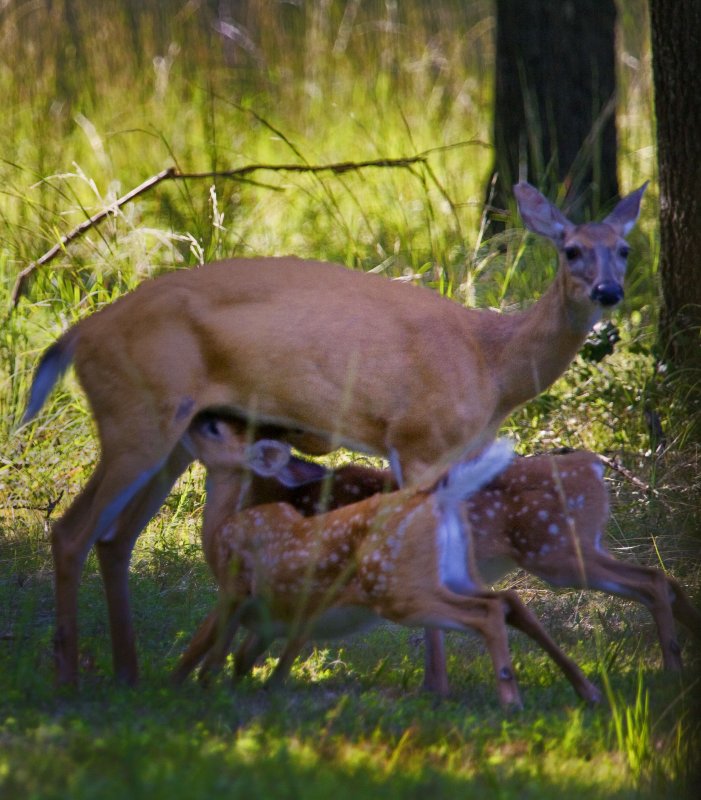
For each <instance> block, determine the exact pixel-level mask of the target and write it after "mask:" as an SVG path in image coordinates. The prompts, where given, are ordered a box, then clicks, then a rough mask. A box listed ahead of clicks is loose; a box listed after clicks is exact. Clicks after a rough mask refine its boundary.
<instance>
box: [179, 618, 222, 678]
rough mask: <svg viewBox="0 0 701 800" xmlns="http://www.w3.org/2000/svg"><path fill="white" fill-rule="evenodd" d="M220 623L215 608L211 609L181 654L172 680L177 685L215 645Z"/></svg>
mask: <svg viewBox="0 0 701 800" xmlns="http://www.w3.org/2000/svg"><path fill="white" fill-rule="evenodd" d="M218 624H219V616H218V613H217V610H216V609H215V610H214V611H210V613H209V614H208V615H207V616H206V617H205V619H204V620H203V621H202V623H200V626H199V628H198V629H197V631H196V632H195V635H194V636H193V637H192V639H190V643H189V644H188V646H187V649H186V650H185V652H184V653H183V654H182V655H181V656H180V659H179V661H178V664H177V666H176V668H175V669H174V670H173V675H172V681H173V683H174V684H175V685H178V684H181V683H182V682H183V681H184V680H185V678H187V676H188V675H189V674H190V673H191V672H192V670H193V669H195V667H196V666H197V665H198V664H199V663H200V661H202V659H203V658H204V656H205V654H206V653H207V652H209V650H210V649H211V648H212V647H213V646H214V644H215V642H216V640H217V626H218Z"/></svg>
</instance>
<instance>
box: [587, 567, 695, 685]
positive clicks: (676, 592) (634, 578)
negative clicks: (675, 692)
mask: <svg viewBox="0 0 701 800" xmlns="http://www.w3.org/2000/svg"><path fill="white" fill-rule="evenodd" d="M589 578H590V583H591V586H592V588H594V589H599V590H601V591H604V592H608V593H609V594H615V595H618V596H619V597H625V598H627V599H630V600H636V601H638V602H640V603H642V604H643V605H644V606H645V607H646V608H647V609H648V611H649V612H650V614H652V618H653V619H654V621H655V627H656V628H657V637H658V639H659V642H660V648H661V650H662V663H663V665H664V668H665V669H668V670H673V671H679V670H681V669H682V657H681V648H680V646H679V642H678V641H677V636H676V627H675V622H674V617H675V611H676V612H677V614H678V613H680V612H679V610H680V609H683V610H682V611H681V613H682V616H683V617H684V618H683V619H681V620H680V621H681V622H683V623H684V624H686V620H688V621H689V622H691V630H692V631H694V630H695V631H696V633H697V635H698V633H699V630H701V625H700V624H699V620H701V615H699V614H698V612H696V611H695V610H694V609H693V607H692V606H691V604H690V603H689V602H688V599H687V597H686V594H685V593H684V591H683V590H682V588H681V586H679V584H678V583H677V582H676V581H674V580H673V579H670V578H668V577H667V576H666V575H665V574H664V572H662V571H661V570H659V569H656V568H654V567H642V566H638V565H637V564H628V563H626V562H624V561H617V560H616V559H615V558H613V557H612V556H608V555H601V556H599V557H598V558H597V560H596V562H595V566H594V568H593V569H591V570H590V576H589ZM689 610H690V611H691V616H689V615H688V612H689ZM684 612H686V615H684ZM694 618H696V619H694ZM694 625H695V626H696V627H695V628H694Z"/></svg>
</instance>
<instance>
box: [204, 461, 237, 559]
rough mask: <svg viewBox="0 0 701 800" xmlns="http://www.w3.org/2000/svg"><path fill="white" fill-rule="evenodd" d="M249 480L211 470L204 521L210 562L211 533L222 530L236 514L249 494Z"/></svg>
mask: <svg viewBox="0 0 701 800" xmlns="http://www.w3.org/2000/svg"><path fill="white" fill-rule="evenodd" d="M247 483H248V482H247V479H246V477H245V476H243V475H240V473H233V474H232V473H231V472H230V471H228V470H227V471H224V472H222V473H219V472H217V471H215V470H211V471H209V472H208V474H207V502H206V505H205V508H204V518H203V521H202V544H203V547H204V551H205V555H206V557H207V560H208V561H209V547H210V545H211V541H210V540H211V535H210V532H212V531H216V530H219V529H221V528H222V526H223V525H224V523H225V521H226V519H227V518H228V517H230V516H232V515H233V514H235V513H236V512H237V511H238V510H239V508H240V504H241V500H242V499H243V498H244V497H245V495H246V493H247V488H248V487H247Z"/></svg>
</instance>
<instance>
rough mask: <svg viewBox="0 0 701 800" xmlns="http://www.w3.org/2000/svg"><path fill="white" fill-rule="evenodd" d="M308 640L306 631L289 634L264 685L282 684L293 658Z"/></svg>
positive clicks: (276, 686)
mask: <svg viewBox="0 0 701 800" xmlns="http://www.w3.org/2000/svg"><path fill="white" fill-rule="evenodd" d="M308 640H309V636H308V635H307V634H306V633H300V634H299V635H295V636H291V637H290V638H289V639H288V640H287V643H286V644H285V649H284V650H283V651H282V655H281V656H280V658H279V660H278V662H277V664H276V665H275V669H274V670H273V674H272V675H271V676H270V678H269V679H268V681H267V683H266V687H269V688H271V689H276V688H278V687H279V686H282V684H283V683H284V682H285V681H286V680H287V678H288V676H289V674H290V670H291V669H292V665H293V664H294V662H295V659H296V658H297V656H298V655H299V654H300V651H301V650H302V648H303V647H304V645H305V644H306V643H307V641H308Z"/></svg>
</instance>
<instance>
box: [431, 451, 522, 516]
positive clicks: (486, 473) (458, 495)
mask: <svg viewBox="0 0 701 800" xmlns="http://www.w3.org/2000/svg"><path fill="white" fill-rule="evenodd" d="M513 457H514V445H513V442H512V441H511V439H496V440H495V441H494V442H492V443H491V444H490V445H489V446H488V447H487V448H485V449H484V450H483V451H482V452H481V453H480V454H479V455H478V456H475V458H471V459H470V460H469V461H461V462H459V463H457V464H455V465H453V466H452V467H451V468H450V469H449V470H448V473H447V475H446V477H445V482H444V484H443V485H442V486H441V487H440V488H439V489H438V490H437V493H438V496H439V497H440V499H441V501H442V502H443V503H445V504H446V505H449V504H451V503H455V504H458V503H462V502H464V501H465V500H467V498H468V497H470V495H472V494H474V493H475V492H477V491H479V490H480V489H481V488H482V487H483V486H485V485H486V484H488V483H489V482H490V481H491V480H493V479H494V478H496V476H497V475H499V474H500V473H501V472H503V471H504V470H505V469H506V468H507V467H508V466H509V464H510V463H511V461H512V460H513Z"/></svg>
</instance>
